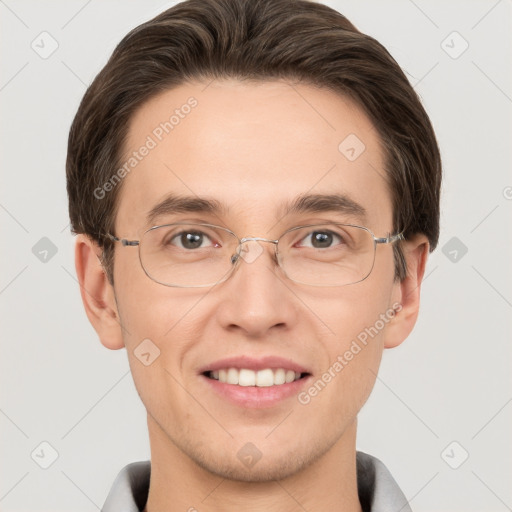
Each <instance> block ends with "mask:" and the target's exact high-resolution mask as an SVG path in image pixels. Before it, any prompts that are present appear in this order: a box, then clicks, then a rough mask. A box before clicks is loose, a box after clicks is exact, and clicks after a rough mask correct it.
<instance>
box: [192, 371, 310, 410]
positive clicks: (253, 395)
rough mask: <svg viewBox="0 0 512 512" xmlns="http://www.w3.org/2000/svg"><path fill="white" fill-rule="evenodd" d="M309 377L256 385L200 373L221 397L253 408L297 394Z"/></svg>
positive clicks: (271, 405) (269, 405) (263, 406)
mask: <svg viewBox="0 0 512 512" xmlns="http://www.w3.org/2000/svg"><path fill="white" fill-rule="evenodd" d="M310 377H311V376H309V375H308V376H307V377H303V378H302V379H298V380H294V381H293V382H290V383H288V384H279V385H276V386H266V387H257V386H238V385H234V384H227V383H226V382H220V381H218V380H216V379H210V378H209V377H206V376H205V375H201V378H203V379H204V380H206V382H207V384H209V385H210V386H211V388H212V389H213V390H214V391H215V392H216V393H218V394H219V395H220V396H222V397H223V398H225V399H227V400H229V401H230V402H232V403H234V404H235V405H237V406H239V407H250V408H253V409H263V408H266V407H273V406H275V405H278V404H279V403H280V402H282V401H283V400H285V399H287V398H290V397H292V396H297V395H298V393H299V392H300V390H301V388H303V387H304V386H305V384H306V382H307V381H308V380H309V379H310Z"/></svg>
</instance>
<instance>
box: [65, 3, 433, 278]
mask: <svg viewBox="0 0 512 512" xmlns="http://www.w3.org/2000/svg"><path fill="white" fill-rule="evenodd" d="M222 78H235V79H240V80H279V79H287V80H294V81H298V82H302V83H305V84H310V85H314V86H318V87H324V88H328V89H330V90H333V91H335V92H337V93H340V94H342V95H345V96H347V97H349V98H350V99H352V100H353V101H355V102H356V104H357V105H359V107H360V108H362V109H363V110H364V111H365V112H366V114H367V115H368V116H369V118H370V119H371V121H372V122H373V123H374V125H375V127H376V128H377V130H378V133H379V135H380V138H381V141H382V144H383V147H384V150H385V158H386V165H385V167H386V173H387V180H388V184H389V188H390V191H391V197H392V204H393V224H394V225H393V228H394V229H395V230H400V231H403V232H404V235H405V238H407V237H409V236H411V235H414V234H416V233H422V234H424V235H426V236H427V237H428V240H429V242H430V247H431V250H433V249H434V248H435V246H436V245H437V241H438V237H439V195H440V185H441V158H440V154H439V148H438V145H437V142H436V138H435V134H434V130H433V128H432V125H431V123H430V120H429V118H428V115H427V114H426V112H425V110H424V108H423V106H422V104H421V101H420V100H419V98H418V95H417V94H416V92H415V91H414V89H413V88H412V86H411V85H410V83H409V82H408V80H407V78H406V76H405V75H404V73H403V71H402V70H401V69H400V67H399V65H398V64H397V63H396V61H395V60H394V59H393V58H392V57H391V55H390V54H389V53H388V51H387V50H386V49H385V48H384V47H383V46H382V45H381V44H380V43H379V42H377V41H376V40H375V39H373V38H372V37H370V36H368V35H365V34H363V33H361V32H360V31H359V30H357V29H356V28H355V27H354V26H353V25H352V23H350V22H349V21H348V20H347V18H345V17H344V16H343V15H342V14H340V13H338V12H337V11H335V10H333V9H331V8H329V7H327V6H325V5H322V4H319V3H314V2H310V1H307V0H294V1H291V0H187V1H185V2H182V3H179V4H177V5H176V6H174V7H172V8H170V9H168V10H167V11H165V12H163V13H162V14H160V15H158V16H157V17H155V18H154V19H152V20H150V21H148V22H146V23H143V24H142V25H140V26H138V27H137V28H135V29H133V30H132V31H131V32H130V33H129V34H128V35H126V36H125V37H124V39H123V40H122V41H121V42H120V43H119V45H118V46H117V47H116V49H115V50H114V52H113V54H112V56H111V57H110V59H109V61H108V62H107V64H106V65H105V67H104V68H103V69H102V70H101V72H100V73H99V74H98V75H97V77H96V78H95V80H94V81H93V82H92V84H91V85H90V87H89V88H88V90H87V92H86V93H85V96H84V97H83V99H82V102H81V104H80V107H79V109H78V112H77V114H76V116H75V119H74V121H73V124H72V126H71V129H70V133H69V141H68V154H67V162H66V174H67V190H68V196H69V214H70V219H71V228H72V231H73V232H74V233H85V234H87V235H89V236H90V237H91V238H92V239H93V240H95V241H97V242H98V244H99V246H100V247H102V249H103V257H102V262H103V266H104V268H105V271H106V274H107V276H108V278H109V281H110V282H111V283H113V264H114V249H113V243H112V242H111V241H110V240H109V239H108V238H106V237H105V236H103V234H105V233H113V229H114V225H115V218H116V213H117V205H118V202H119V199H118V198H119V193H120V191H121V189H122V183H120V184H119V186H117V187H114V188H113V190H112V191H110V192H109V193H108V194H105V196H104V197H103V198H101V199H98V198H97V196H96V195H95V193H94V191H95V190H97V188H98V187H101V186H102V184H104V183H106V182H108V180H109V179H110V178H111V177H112V175H113V174H114V172H115V170H116V169H118V168H119V166H120V165H121V161H122V152H123V146H124V142H125V139H126V135H127V132H128V128H129V123H130V120H131V118H132V116H133V114H134V112H135V111H136V110H137V109H138V108H139V107H140V106H141V105H142V104H143V103H144V102H146V101H148V100H149V99H150V98H152V97H153V96H155V95H156V94H158V93H160V92H163V91H165V90H168V89H171V88H173V87H176V86H179V85H182V84H184V83H186V82H189V81H195V80H212V79H222ZM395 245H396V247H395V267H396V272H395V274H396V278H397V279H403V278H404V277H405V275H406V267H405V261H404V258H403V254H402V252H401V249H400V247H399V245H398V244H395Z"/></svg>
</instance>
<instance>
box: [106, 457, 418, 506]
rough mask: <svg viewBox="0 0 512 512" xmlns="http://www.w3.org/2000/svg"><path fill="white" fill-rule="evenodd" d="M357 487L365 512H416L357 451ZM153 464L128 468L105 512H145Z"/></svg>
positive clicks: (379, 467)
mask: <svg viewBox="0 0 512 512" xmlns="http://www.w3.org/2000/svg"><path fill="white" fill-rule="evenodd" d="M356 460H357V487H358V493H359V501H360V502H361V507H362V508H363V512H412V511H411V508H410V506H409V503H408V501H407V499H406V497H405V496H404V494H403V492H402V491H401V490H400V488H399V487H398V485H397V483H396V482H395V480H394V479H393V477H392V476H391V473H390V472H389V470H388V469H387V468H386V466H385V465H384V464H383V463H382V462H381V461H380V460H379V459H377V458H375V457H372V456H371V455H368V454H366V453H363V452H357V459H356ZM150 474H151V463H150V461H144V462H134V463H132V464H128V465H127V466H125V467H124V468H123V469H122V470H121V472H120V473H119V475H117V478H116V480H115V481H114V484H113V486H112V488H111V490H110V493H109V495H108V497H107V500H106V501H105V504H104V505H103V508H102V512H142V510H144V507H145V506H146V501H147V498H148V492H149V477H150Z"/></svg>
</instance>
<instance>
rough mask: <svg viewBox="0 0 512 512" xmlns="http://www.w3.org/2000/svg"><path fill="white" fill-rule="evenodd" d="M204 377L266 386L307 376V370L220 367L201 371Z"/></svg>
mask: <svg viewBox="0 0 512 512" xmlns="http://www.w3.org/2000/svg"><path fill="white" fill-rule="evenodd" d="M203 375H204V376H205V377H208V378H209V379H213V380H217V381H219V382H222V383H225V384H230V385H232V386H242V387H249V386H255V387H258V388H266V387H270V386H282V385H284V384H290V383H292V382H295V381H297V380H300V379H303V378H305V377H307V376H309V373H307V372H296V371H294V370H291V369H287V368H264V369H262V370H251V369H249V368H233V367H231V368H220V369H219V370H211V371H206V372H203Z"/></svg>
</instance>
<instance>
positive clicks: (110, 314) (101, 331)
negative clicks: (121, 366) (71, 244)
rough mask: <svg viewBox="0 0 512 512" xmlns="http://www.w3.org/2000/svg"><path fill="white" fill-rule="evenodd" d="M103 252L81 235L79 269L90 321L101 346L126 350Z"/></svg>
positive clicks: (80, 282) (78, 238)
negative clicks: (102, 259)
mask: <svg viewBox="0 0 512 512" xmlns="http://www.w3.org/2000/svg"><path fill="white" fill-rule="evenodd" d="M101 251H102V250H101V248H100V247H99V245H98V244H97V243H96V242H95V241H93V240H91V239H90V238H89V237H88V236H86V235H82V234H80V235H77V239H76V243H75V268H76V273H77V276H78V282H79V284H80V294H81V296H82V302H83V304H84V307H85V312H86V313H87V317H88V318H89V321H90V322H91V324H92V326H93V327H94V329H95V331H96V332H97V333H98V336H99V338H100V341H101V343H102V344H103V345H104V346H105V347H107V348H110V349H111V350H117V349H120V348H123V347H124V342H123V336H122V327H121V324H120V319H119V314H118V311H117V304H116V300H115V295H114V288H113V286H112V285H111V284H110V283H109V281H108V279H107V275H106V273H105V270H104V268H103V266H102V265H101V260H100V256H101Z"/></svg>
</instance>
